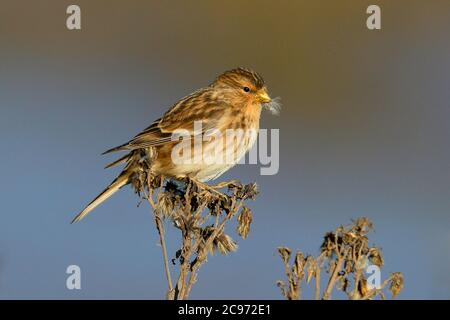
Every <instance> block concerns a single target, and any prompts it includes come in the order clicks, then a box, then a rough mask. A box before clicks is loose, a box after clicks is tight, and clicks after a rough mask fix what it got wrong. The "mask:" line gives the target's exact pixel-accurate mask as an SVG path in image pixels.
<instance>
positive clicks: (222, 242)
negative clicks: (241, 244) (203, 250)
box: [213, 233, 238, 254]
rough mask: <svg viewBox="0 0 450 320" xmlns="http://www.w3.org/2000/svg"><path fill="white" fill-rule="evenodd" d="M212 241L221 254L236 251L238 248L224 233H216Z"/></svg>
mask: <svg viewBox="0 0 450 320" xmlns="http://www.w3.org/2000/svg"><path fill="white" fill-rule="evenodd" d="M213 243H214V247H215V248H217V250H219V252H220V253H221V254H228V253H230V252H233V251H236V250H237V248H238V246H237V244H236V242H235V241H234V240H233V239H232V238H231V237H230V236H229V235H227V234H225V233H222V234H220V235H218V236H217V237H216V238H215V239H214V242H213Z"/></svg>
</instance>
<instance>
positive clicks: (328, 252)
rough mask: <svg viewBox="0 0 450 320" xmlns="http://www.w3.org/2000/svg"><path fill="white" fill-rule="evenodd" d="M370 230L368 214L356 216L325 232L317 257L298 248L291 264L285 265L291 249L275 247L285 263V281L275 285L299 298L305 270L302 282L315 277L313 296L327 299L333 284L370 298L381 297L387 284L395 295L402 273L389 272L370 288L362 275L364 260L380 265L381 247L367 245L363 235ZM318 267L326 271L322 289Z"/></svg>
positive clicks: (351, 294) (352, 294)
mask: <svg viewBox="0 0 450 320" xmlns="http://www.w3.org/2000/svg"><path fill="white" fill-rule="evenodd" d="M371 230H373V224H372V222H371V221H370V220H369V219H368V218H365V217H363V218H358V219H356V220H354V221H353V223H352V224H351V225H348V226H340V227H338V228H336V230H335V231H332V232H327V233H326V234H325V236H324V238H323V241H322V244H321V246H320V255H319V256H318V257H317V258H314V257H313V256H307V258H306V259H304V258H303V254H302V253H301V252H298V253H297V255H296V258H295V260H294V265H293V266H292V271H290V269H289V268H290V267H289V259H290V255H291V250H290V249H289V248H287V247H279V248H278V252H279V254H280V256H281V258H282V260H283V264H284V265H285V270H286V271H285V272H286V276H287V278H288V280H289V282H288V284H286V283H284V282H283V281H278V282H277V286H278V287H280V289H281V292H282V294H283V296H284V297H286V298H287V299H293V298H300V296H301V280H303V278H304V272H305V270H306V279H305V282H306V284H309V283H310V282H311V280H312V279H313V278H314V279H315V299H320V298H322V299H330V298H331V293H332V291H333V289H334V288H336V289H337V290H340V291H342V292H344V293H345V294H346V295H347V297H348V298H349V299H364V300H367V299H374V298H376V297H377V296H378V297H380V298H381V299H384V298H385V294H384V293H383V289H384V288H386V287H387V285H389V290H390V291H391V293H392V296H393V297H396V296H397V295H398V294H399V293H400V291H401V290H402V288H403V283H404V281H403V275H402V274H401V273H400V272H395V273H392V274H391V276H390V277H389V278H388V279H387V280H386V281H384V282H383V283H382V284H381V285H380V286H379V287H377V288H372V287H371V286H369V284H368V280H367V279H366V278H365V276H364V274H365V270H366V268H367V266H368V263H369V262H370V263H371V264H373V265H375V266H377V267H379V268H381V267H383V265H384V259H383V255H382V253H381V249H380V248H378V247H369V239H368V237H367V235H368V234H369V232H370V231H371ZM321 269H323V270H324V272H325V273H327V274H328V279H327V281H326V283H327V285H326V287H325V288H324V290H323V291H321V289H320V277H321V274H322V273H321Z"/></svg>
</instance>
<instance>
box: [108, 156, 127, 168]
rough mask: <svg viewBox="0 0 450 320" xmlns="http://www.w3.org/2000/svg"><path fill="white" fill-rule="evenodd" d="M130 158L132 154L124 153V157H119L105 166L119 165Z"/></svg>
mask: <svg viewBox="0 0 450 320" xmlns="http://www.w3.org/2000/svg"><path fill="white" fill-rule="evenodd" d="M130 158H131V154H130V153H128V154H126V155H124V156H123V157H121V158H119V159H117V160H115V161H113V162H111V163H110V164H108V165H107V166H106V167H105V169H108V168H111V167H114V166H117V165H118V164H121V163H124V162H127V161H128V160H129V159H130Z"/></svg>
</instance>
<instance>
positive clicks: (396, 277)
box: [389, 272, 404, 298]
mask: <svg viewBox="0 0 450 320" xmlns="http://www.w3.org/2000/svg"><path fill="white" fill-rule="evenodd" d="M403 285H404V281H403V275H402V274H401V273H400V272H394V273H392V274H391V281H390V286H389V291H391V293H392V297H393V298H395V297H396V296H397V295H398V294H399V293H400V291H402V289H403Z"/></svg>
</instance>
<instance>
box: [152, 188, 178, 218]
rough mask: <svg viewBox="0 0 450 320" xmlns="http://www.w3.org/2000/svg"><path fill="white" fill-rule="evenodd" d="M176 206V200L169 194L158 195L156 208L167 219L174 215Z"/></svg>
mask: <svg viewBox="0 0 450 320" xmlns="http://www.w3.org/2000/svg"><path fill="white" fill-rule="evenodd" d="M175 205H176V204H175V199H174V198H173V197H172V196H171V195H170V194H169V193H168V192H161V193H160V194H159V195H158V200H157V202H156V206H157V208H158V210H159V211H160V212H161V213H162V214H163V216H164V217H165V218H170V217H171V216H172V215H173V213H174V208H175Z"/></svg>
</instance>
